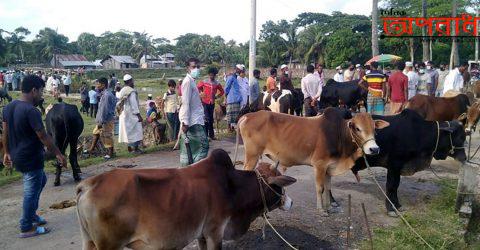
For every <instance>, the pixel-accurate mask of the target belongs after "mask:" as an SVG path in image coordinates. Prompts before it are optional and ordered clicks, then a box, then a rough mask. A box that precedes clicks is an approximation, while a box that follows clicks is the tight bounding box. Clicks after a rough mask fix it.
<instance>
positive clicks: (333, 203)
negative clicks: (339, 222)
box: [330, 201, 340, 207]
mask: <svg viewBox="0 0 480 250" xmlns="http://www.w3.org/2000/svg"><path fill="white" fill-rule="evenodd" d="M330 205H331V206H332V207H339V206H340V204H338V203H337V202H336V201H334V202H332V204H330Z"/></svg>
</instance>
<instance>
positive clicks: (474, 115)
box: [457, 102, 480, 134]
mask: <svg viewBox="0 0 480 250" xmlns="http://www.w3.org/2000/svg"><path fill="white" fill-rule="evenodd" d="M465 118H466V120H467V121H466V122H465V132H466V133H467V134H471V133H472V132H473V131H475V128H476V127H477V123H478V120H479V119H480V103H479V102H475V103H474V104H473V105H472V106H470V107H469V108H468V111H467V113H466V114H465V113H464V114H462V115H460V117H458V119H457V120H459V121H464V120H465Z"/></svg>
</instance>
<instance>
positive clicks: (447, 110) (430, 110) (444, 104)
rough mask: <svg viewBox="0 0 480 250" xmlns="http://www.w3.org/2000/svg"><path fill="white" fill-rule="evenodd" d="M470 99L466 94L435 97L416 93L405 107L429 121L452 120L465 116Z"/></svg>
mask: <svg viewBox="0 0 480 250" xmlns="http://www.w3.org/2000/svg"><path fill="white" fill-rule="evenodd" d="M468 106H470V101H469V100H468V96H466V95H465V94H459V95H456V96H454V97H433V96H427V95H420V94H418V95H415V96H414V97H412V98H411V99H410V100H408V102H407V104H406V105H405V108H408V109H411V110H414V111H416V112H417V113H418V114H419V115H420V116H421V117H422V118H423V119H425V120H427V121H452V120H457V119H458V118H463V119H462V120H461V122H463V123H464V121H465V118H464V116H462V114H466V112H467V109H468Z"/></svg>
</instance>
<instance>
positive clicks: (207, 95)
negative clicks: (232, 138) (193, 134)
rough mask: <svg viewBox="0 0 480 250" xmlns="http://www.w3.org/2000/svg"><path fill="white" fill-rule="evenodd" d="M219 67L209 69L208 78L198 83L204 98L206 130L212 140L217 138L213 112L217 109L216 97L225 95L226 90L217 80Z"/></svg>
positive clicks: (201, 96)
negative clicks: (214, 129)
mask: <svg viewBox="0 0 480 250" xmlns="http://www.w3.org/2000/svg"><path fill="white" fill-rule="evenodd" d="M217 74H218V69H217V68H210V69H209V70H208V79H206V80H204V81H200V82H199V83H198V84H197V88H198V91H199V92H200V98H202V104H203V111H204V113H205V130H206V133H207V136H208V137H210V139H212V140H216V139H215V132H214V131H213V112H214V110H215V99H217V98H220V97H221V96H223V94H224V91H223V87H222V85H220V83H218V82H217V80H215V77H217Z"/></svg>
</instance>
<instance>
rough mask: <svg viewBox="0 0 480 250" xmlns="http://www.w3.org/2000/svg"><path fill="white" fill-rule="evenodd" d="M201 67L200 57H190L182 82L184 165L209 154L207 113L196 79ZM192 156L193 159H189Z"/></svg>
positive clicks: (182, 150) (180, 117) (180, 115)
mask: <svg viewBox="0 0 480 250" xmlns="http://www.w3.org/2000/svg"><path fill="white" fill-rule="evenodd" d="M199 67H200V65H199V61H198V59H196V58H190V59H188V61H187V76H185V79H183V82H182V106H180V112H179V119H180V123H181V126H182V133H181V136H180V164H181V165H182V166H187V165H190V164H193V163H195V162H198V161H200V160H201V159H203V158H205V157H207V154H208V139H207V134H206V133H205V128H204V126H205V113H204V111H203V105H202V101H201V99H200V93H199V92H198V88H197V84H196V83H195V79H198V78H199V77H200V69H199ZM187 147H189V150H187ZM189 152H190V153H191V155H189ZM190 157H191V158H192V159H189V158H190Z"/></svg>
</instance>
